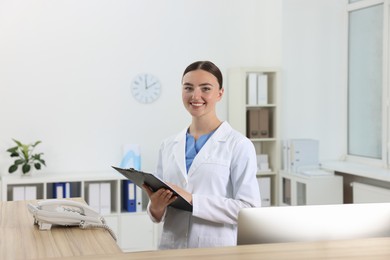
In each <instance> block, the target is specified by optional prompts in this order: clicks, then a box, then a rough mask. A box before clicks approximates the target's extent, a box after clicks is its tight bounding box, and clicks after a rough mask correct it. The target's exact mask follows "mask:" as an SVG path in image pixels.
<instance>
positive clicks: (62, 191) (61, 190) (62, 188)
mask: <svg viewBox="0 0 390 260" xmlns="http://www.w3.org/2000/svg"><path fill="white" fill-rule="evenodd" d="M53 197H54V198H56V199H63V198H70V183H69V182H56V183H53Z"/></svg>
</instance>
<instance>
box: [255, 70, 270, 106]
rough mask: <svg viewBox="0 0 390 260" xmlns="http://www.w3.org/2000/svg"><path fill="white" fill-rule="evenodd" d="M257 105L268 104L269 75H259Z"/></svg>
mask: <svg viewBox="0 0 390 260" xmlns="http://www.w3.org/2000/svg"><path fill="white" fill-rule="evenodd" d="M257 104H258V105H266V104H268V75H267V74H259V75H258V77H257Z"/></svg>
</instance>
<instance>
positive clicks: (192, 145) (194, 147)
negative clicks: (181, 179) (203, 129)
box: [186, 130, 215, 173]
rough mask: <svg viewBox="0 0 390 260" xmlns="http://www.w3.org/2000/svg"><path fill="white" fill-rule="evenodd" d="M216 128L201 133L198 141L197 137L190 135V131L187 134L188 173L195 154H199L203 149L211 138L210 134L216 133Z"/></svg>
mask: <svg viewBox="0 0 390 260" xmlns="http://www.w3.org/2000/svg"><path fill="white" fill-rule="evenodd" d="M214 132H215V130H214V131H212V132H210V133H208V134H205V135H201V136H200V137H199V138H198V140H197V141H195V138H194V137H193V136H192V135H190V134H189V133H188V132H187V134H186V167H187V173H188V169H190V167H191V164H192V162H193V160H194V158H195V156H196V155H197V154H198V152H199V151H200V149H202V147H203V145H204V144H205V143H206V142H207V140H209V138H210V136H212V135H213V134H214Z"/></svg>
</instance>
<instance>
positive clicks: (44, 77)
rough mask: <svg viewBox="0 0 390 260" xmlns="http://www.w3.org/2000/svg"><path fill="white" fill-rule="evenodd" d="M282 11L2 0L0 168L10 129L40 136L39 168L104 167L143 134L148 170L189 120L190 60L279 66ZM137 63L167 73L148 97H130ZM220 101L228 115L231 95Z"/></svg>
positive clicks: (261, 1) (227, 2)
mask: <svg viewBox="0 0 390 260" xmlns="http://www.w3.org/2000/svg"><path fill="white" fill-rule="evenodd" d="M286 2H288V1H286ZM306 2H307V1H306ZM309 2H310V1H309ZM285 13H286V12H285ZM281 15H282V1H281V0H240V1H235V0H213V1H209V0H185V1H184V0H159V1H157V0H155V1H153V0H116V1H112V0H82V1H80V0H57V1H52V0H35V1H30V0H3V1H0V36H1V37H0V120H1V123H0V172H1V173H2V174H6V172H7V168H8V166H9V165H10V163H11V160H10V159H9V158H8V154H7V153H6V152H5V150H6V149H7V148H8V147H10V146H11V145H13V144H12V142H11V138H16V139H19V140H21V141H23V142H33V141H36V140H42V142H43V143H42V144H41V145H40V146H38V148H39V149H38V151H41V152H44V153H45V159H46V161H47V164H48V166H47V168H45V169H44V170H43V171H46V172H52V173H56V174H57V173H61V172H70V171H106V170H109V169H110V168H109V167H110V166H111V165H115V164H118V163H119V161H120V159H121V145H122V144H125V143H138V144H140V145H141V150H142V164H143V169H144V170H151V171H152V170H154V167H155V163H156V159H157V152H158V147H159V144H160V141H161V140H162V139H163V138H164V137H166V136H168V135H171V134H174V133H176V132H178V131H179V130H181V129H182V128H184V127H186V126H187V125H188V124H189V122H190V117H189V116H188V115H187V112H186V111H185V110H184V108H183V107H182V103H181V92H180V80H181V74H182V71H183V70H184V68H185V66H187V65H188V64H189V63H191V62H192V61H195V60H199V59H209V60H212V61H214V62H215V63H216V64H217V65H219V66H220V68H221V69H222V71H223V73H225V72H226V69H227V68H229V67H238V66H281V49H282V41H281V23H282V19H281ZM331 19H332V18H325V20H327V21H331ZM315 43H316V42H315ZM292 63H293V61H290V63H289V64H292ZM302 69H303V68H302ZM140 72H150V73H153V74H155V75H156V76H158V77H159V78H160V80H161V81H162V84H163V90H162V95H161V97H160V99H159V100H158V101H156V102H155V103H153V104H150V105H142V104H139V103H137V102H136V101H135V100H134V99H133V98H132V97H131V95H130V87H129V86H130V82H131V80H132V78H133V77H134V76H135V75H137V74H138V73H140ZM305 74H306V73H305ZM318 77H320V79H322V75H317V78H318ZM312 80H314V79H312ZM318 87H319V86H318ZM227 91H228V90H227ZM321 91H322V90H321ZM290 92H292V93H293V94H294V92H295V91H290ZM322 92H324V91H322ZM309 94H314V95H317V94H315V93H314V92H313V93H309ZM295 97H296V99H294V101H293V100H292V99H288V100H285V101H284V102H286V104H284V106H285V107H286V108H287V107H288V106H290V105H294V106H295V105H296V104H295V103H300V102H299V100H300V99H302V95H300V94H297V93H296V94H295ZM310 104H314V102H311V103H310ZM314 105H316V104H314ZM218 109H219V114H220V117H221V119H226V99H225V100H223V101H222V102H221V104H220V106H219V108H218ZM294 109H295V108H294ZM294 109H293V110H292V111H294ZM321 109H322V108H318V109H317V110H320V111H318V112H322V113H324V112H325V113H326V112H327V111H326V110H325V109H322V110H321ZM311 117H312V115H311V116H308V117H304V118H302V120H300V122H303V120H305V119H311ZM287 118H289V116H288V115H287ZM285 125H286V126H287V127H290V126H291V123H290V121H288V122H287V123H286V124H285ZM294 132H295V130H293V132H292V133H294ZM313 132H314V131H313Z"/></svg>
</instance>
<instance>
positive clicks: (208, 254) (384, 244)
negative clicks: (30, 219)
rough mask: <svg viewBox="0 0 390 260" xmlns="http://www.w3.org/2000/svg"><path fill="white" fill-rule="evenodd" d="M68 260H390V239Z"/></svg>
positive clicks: (179, 251) (181, 250) (204, 249)
mask: <svg viewBox="0 0 390 260" xmlns="http://www.w3.org/2000/svg"><path fill="white" fill-rule="evenodd" d="M69 259H83V260H86V259H91V260H92V259H94V260H95V259H96V260H99V259H118V260H119V259H120V260H122V259H150V260H152V259H154V260H155V259H157V260H163V259H167V260H168V259H169V260H175V259H177V260H179V259H180V260H182V259H185V260H195V259H196V260H199V259H201V260H207V259H223V260H246V259H256V260H258V259H280V260H286V259H288V260H301V259H310V260H312V259H349V260H351V259H354V260H356V259H357V260H359V259H365V260H373V259H383V260H384V259H386V260H388V259H390V237H386V238H368V239H357V240H340V241H326V242H309V243H303V242H299V243H278V244H259V245H245V246H236V247H220V248H198V249H178V250H164V251H150V252H137V253H123V254H115V255H105V256H86V257H75V258H69Z"/></svg>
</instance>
